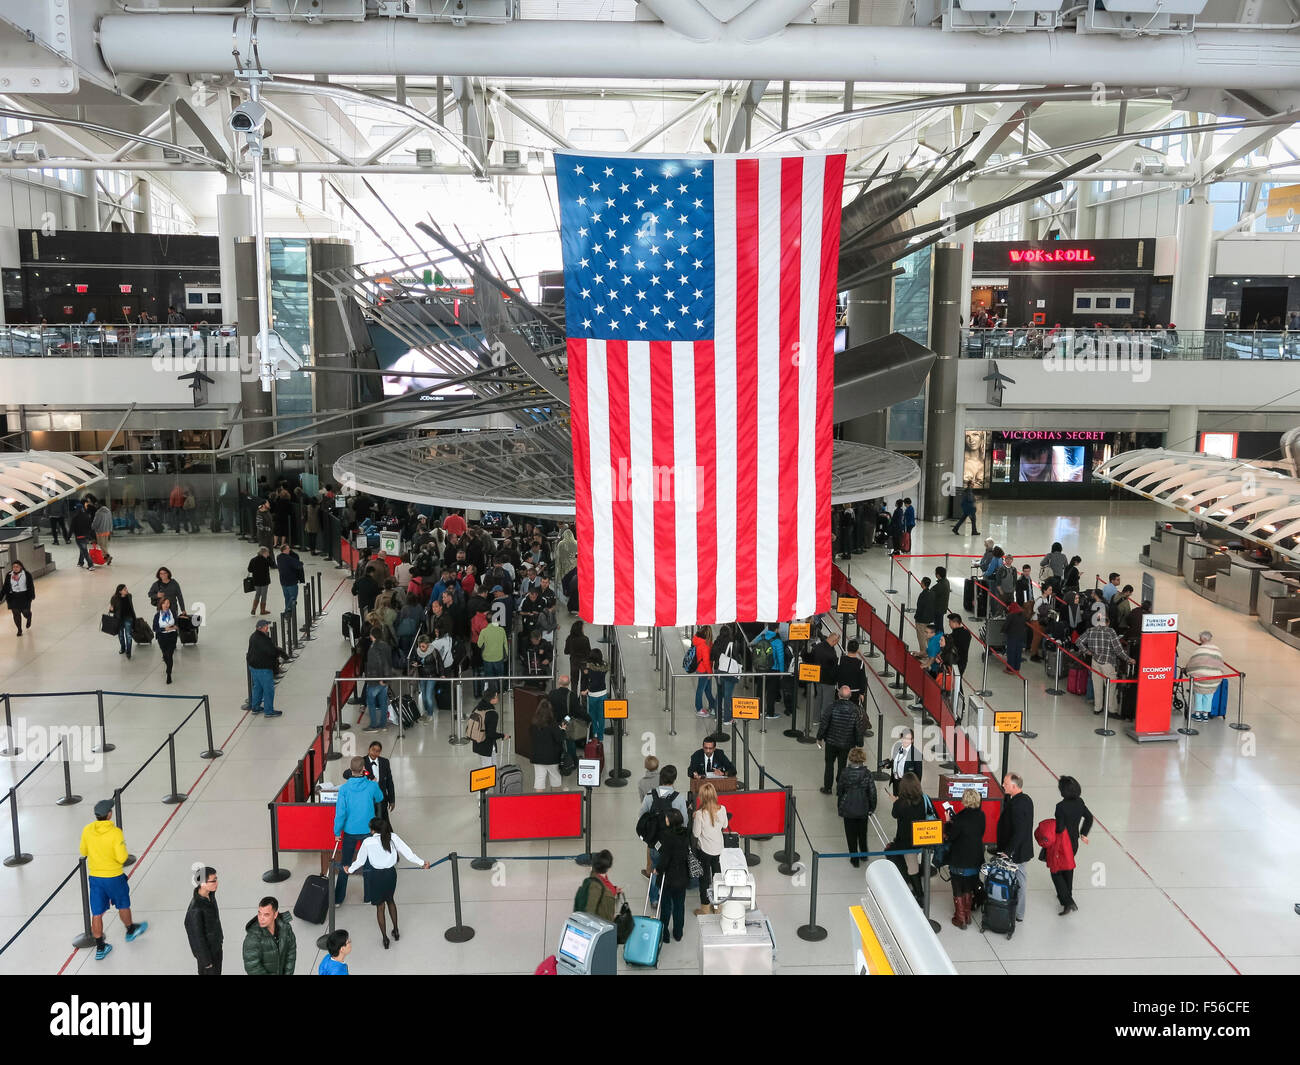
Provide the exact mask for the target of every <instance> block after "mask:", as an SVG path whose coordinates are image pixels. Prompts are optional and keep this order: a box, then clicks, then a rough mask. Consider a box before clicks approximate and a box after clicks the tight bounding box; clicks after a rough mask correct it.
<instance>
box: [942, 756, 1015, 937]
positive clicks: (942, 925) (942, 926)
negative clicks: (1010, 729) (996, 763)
mask: <svg viewBox="0 0 1300 1065" xmlns="http://www.w3.org/2000/svg"><path fill="white" fill-rule="evenodd" d="M1010 735H1011V734H1010V733H1008V734H1007V736H1008V738H1009V737H1010ZM931 849H932V848H930V847H924V848H922V850H921V894H922V897H923V898H924V899H925V903H924V905H923V906H922V907H921V909H922V910H923V911H924V913H925V919H926V920H927V921H929V922H930V930H931V931H932V932H936V933H937V932H938V931H939V930H940V929H941V928H942V927H943V925H941V924H940V923H939V922H938V921H936V920H935V919H934V918H933V917H931V916H930V851H931Z"/></svg>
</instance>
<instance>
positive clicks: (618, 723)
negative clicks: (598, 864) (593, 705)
mask: <svg viewBox="0 0 1300 1065" xmlns="http://www.w3.org/2000/svg"><path fill="white" fill-rule="evenodd" d="M625 773H626V775H624V774H625ZM631 775H632V774H631V773H630V772H628V771H626V770H624V769H623V719H622V718H621V717H616V718H615V719H614V768H613V769H611V770H610V773H609V776H608V777H606V778H605V787H607V788H626V787H627V778H628V777H629V776H631ZM587 850H588V851H590V850H591V847H590V846H588V848H587Z"/></svg>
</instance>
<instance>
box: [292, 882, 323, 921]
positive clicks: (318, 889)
mask: <svg viewBox="0 0 1300 1065" xmlns="http://www.w3.org/2000/svg"><path fill="white" fill-rule="evenodd" d="M329 908H330V882H329V880H328V878H326V877H323V876H309V877H308V878H307V879H306V881H304V883H303V885H302V890H301V891H300V892H298V901H297V902H295V903H294V904H293V915H294V916H295V917H297V918H298V920H300V921H307V922H308V923H309V924H324V923H325V917H326V915H327V914H328V913H329Z"/></svg>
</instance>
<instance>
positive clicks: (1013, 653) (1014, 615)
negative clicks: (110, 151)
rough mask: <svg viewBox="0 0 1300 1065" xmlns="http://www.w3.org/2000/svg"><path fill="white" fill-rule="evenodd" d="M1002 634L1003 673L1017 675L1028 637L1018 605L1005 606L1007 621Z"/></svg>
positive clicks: (1024, 619)
mask: <svg viewBox="0 0 1300 1065" xmlns="http://www.w3.org/2000/svg"><path fill="white" fill-rule="evenodd" d="M1002 634H1003V636H1004V638H1005V639H1006V641H1007V664H1006V666H1005V667H1004V668H1003V672H1004V673H1018V672H1019V671H1020V660H1021V656H1023V655H1024V653H1025V640H1026V638H1027V637H1028V635H1029V623H1028V621H1027V619H1026V618H1025V612H1024V610H1023V609H1022V608H1021V606H1020V604H1019V603H1011V604H1009V605H1008V606H1007V620H1006V624H1005V625H1004V627H1003V629H1002Z"/></svg>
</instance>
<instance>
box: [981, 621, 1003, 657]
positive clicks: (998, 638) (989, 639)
mask: <svg viewBox="0 0 1300 1065" xmlns="http://www.w3.org/2000/svg"><path fill="white" fill-rule="evenodd" d="M1006 627H1007V619H1006V618H1005V617H997V618H989V619H988V621H986V622H985V623H984V631H983V632H981V633H980V636H981V637H982V638H983V640H984V642H985V643H986V644H988V646H989V647H992V648H993V649H994V650H995V651H1001V650H1003V649H1004V648H1005V647H1006V645H1007V638H1006V632H1005V630H1006Z"/></svg>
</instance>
